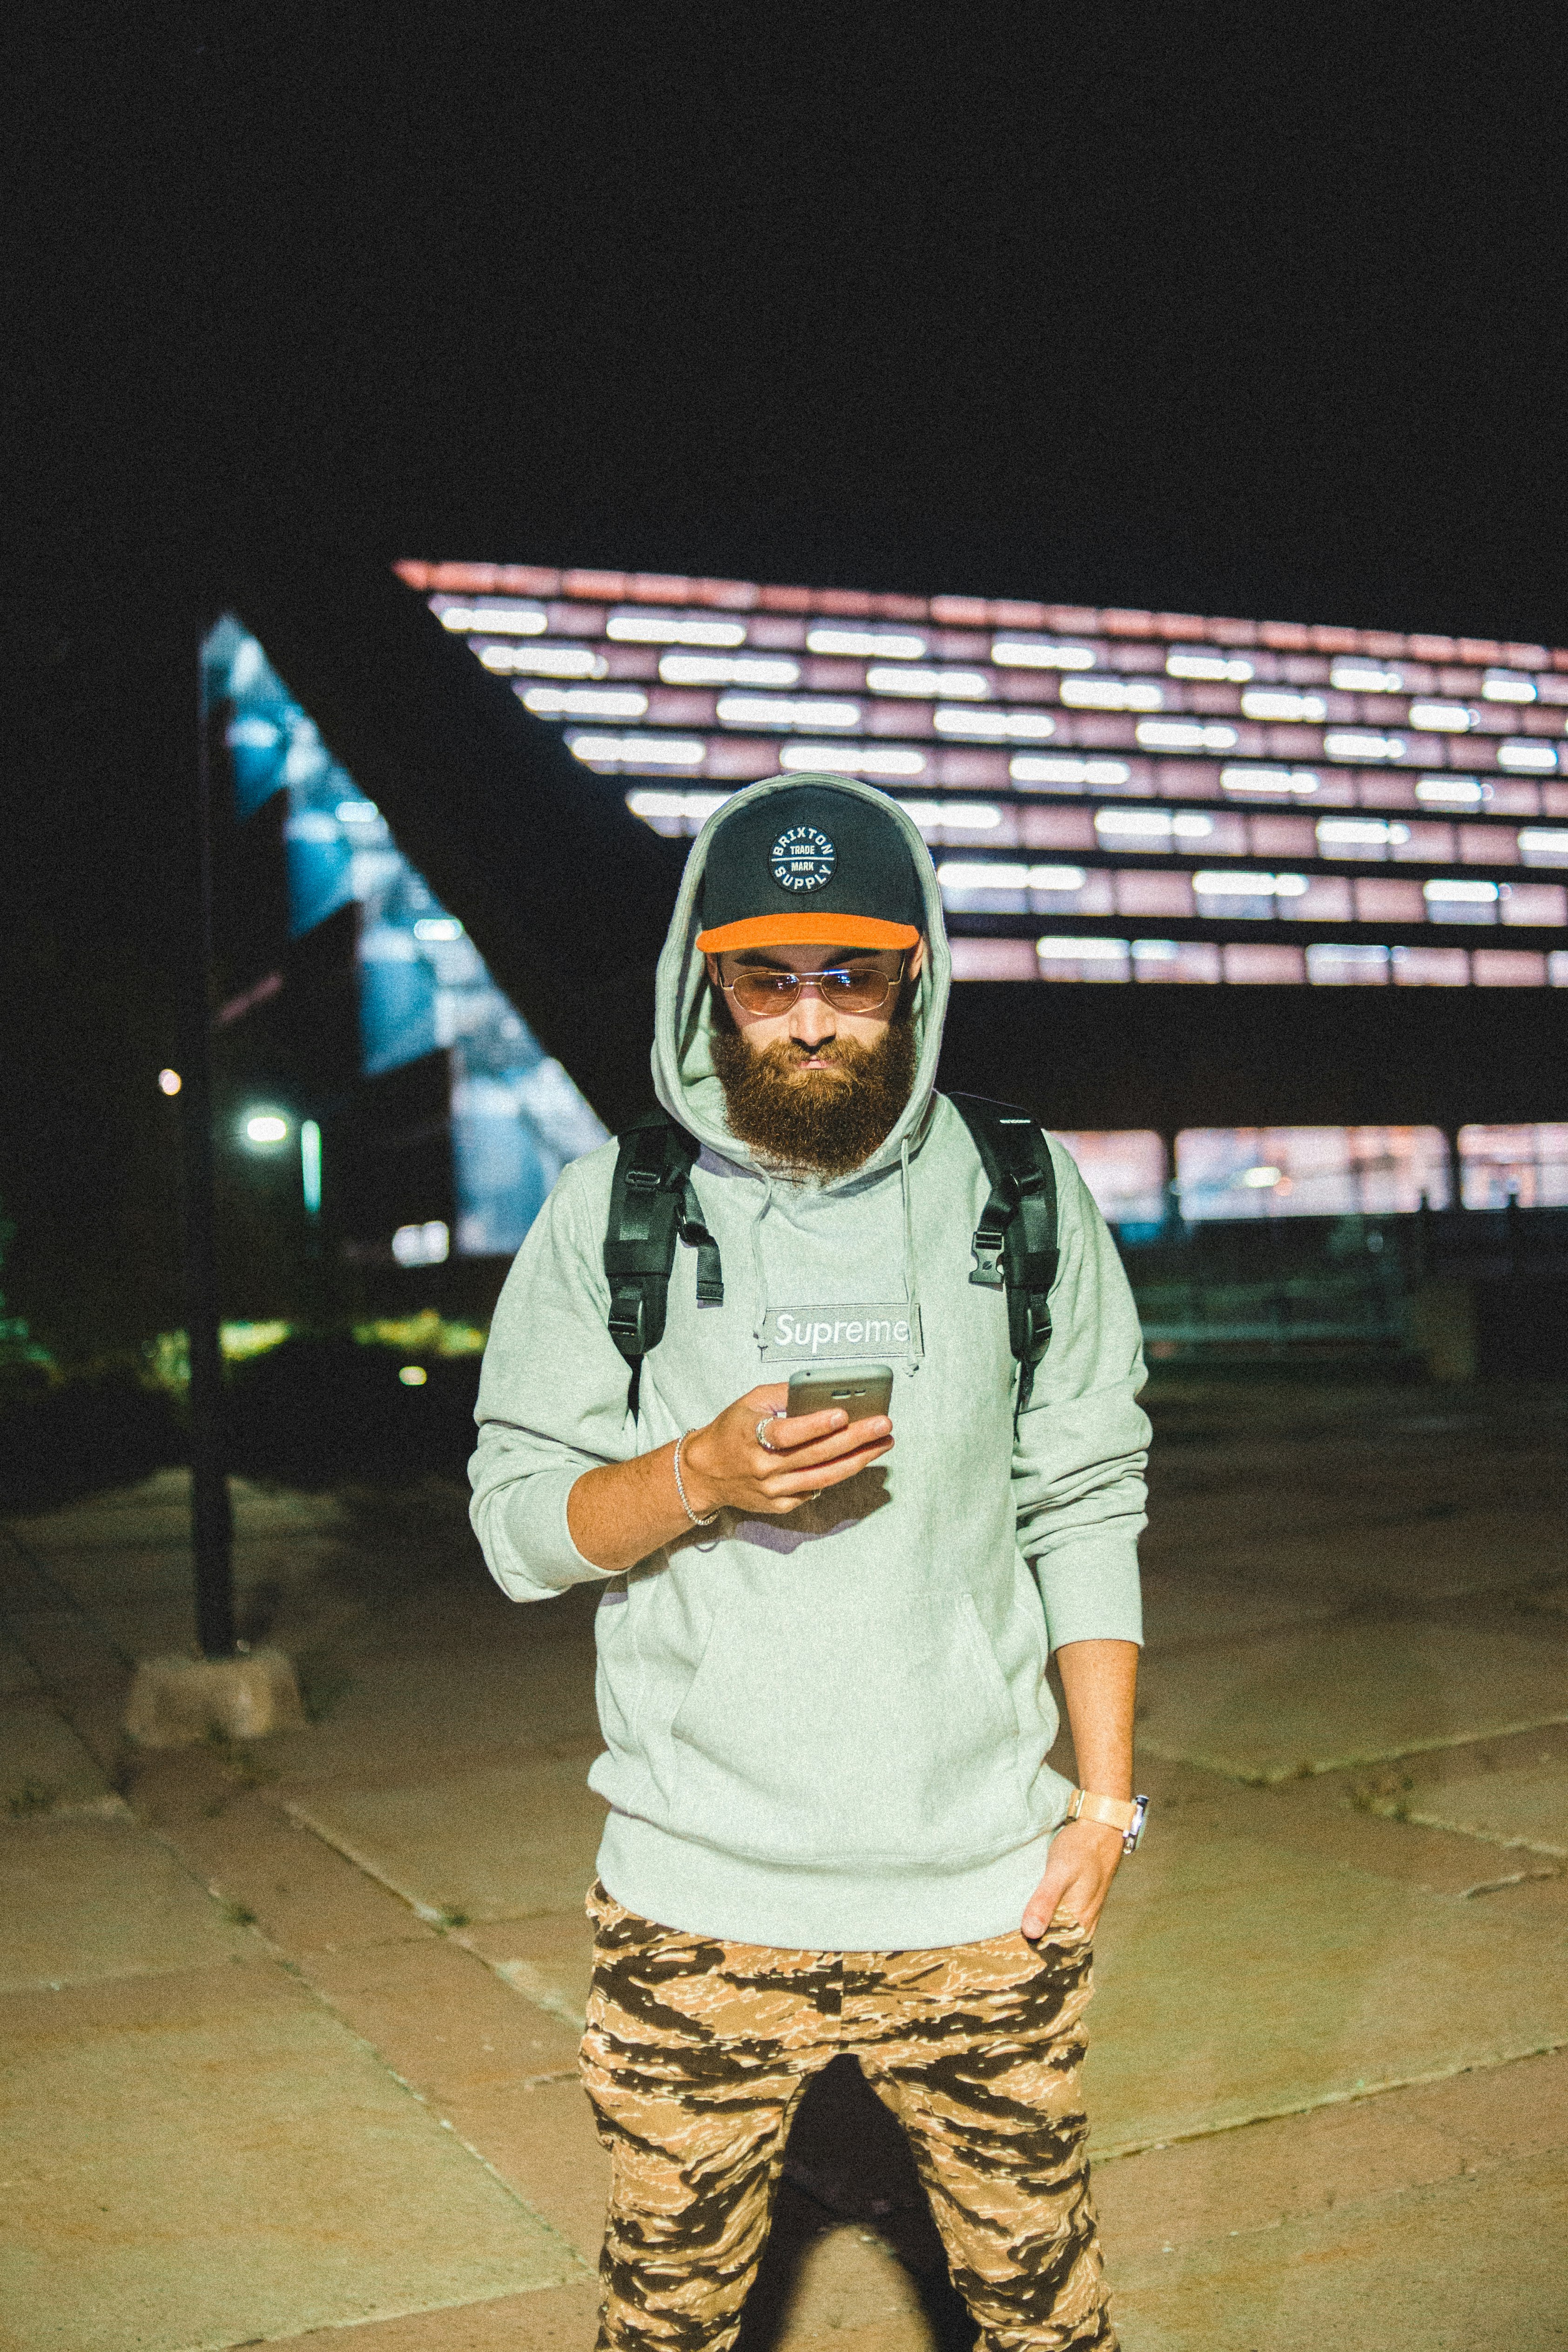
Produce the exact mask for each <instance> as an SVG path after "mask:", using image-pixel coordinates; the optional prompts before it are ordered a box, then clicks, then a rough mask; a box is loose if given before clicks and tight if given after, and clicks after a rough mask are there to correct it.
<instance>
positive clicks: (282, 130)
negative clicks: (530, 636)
mask: <svg viewBox="0 0 1568 2352" xmlns="http://www.w3.org/2000/svg"><path fill="white" fill-rule="evenodd" d="M13 13H14V19H15V21H14V22H13V23H12V25H11V27H10V30H9V33H8V35H7V38H8V40H9V43H10V47H9V51H8V54H7V56H6V58H5V87H6V89H7V96H8V107H9V113H10V118H11V119H10V122H9V124H8V129H7V138H6V142H5V154H6V161H7V167H8V184H7V192H6V204H5V217H6V222H7V240H6V241H7V246H8V249H9V262H10V271H9V278H10V282H9V289H8V299H7V302H6V321H7V345H8V348H7V358H6V371H5V377H4V383H5V396H4V406H3V408H0V448H3V449H4V451H5V464H6V472H7V479H6V482H5V489H4V496H3V499H0V511H3V513H4V517H5V533H6V545H7V560H6V562H5V566H4V569H3V572H0V578H3V579H4V583H5V604H4V610H3V611H0V624H3V626H4V635H5V659H4V663H3V666H0V701H3V703H4V706H5V707H4V710H3V711H0V746H3V757H4V760H5V808H4V812H3V814H4V818H5V834H4V844H3V845H4V856H0V1066H3V1068H4V1073H5V1077H4V1083H5V1111H6V1117H5V1119H4V1120H0V1213H5V1212H9V1213H11V1214H12V1215H13V1216H14V1218H15V1220H16V1223H17V1225H18V1227H19V1234H18V1238H17V1241H16V1245H15V1247H14V1249H13V1250H12V1252H11V1264H10V1265H7V1267H6V1269H5V1275H4V1276H3V1280H4V1284H5V1287H6V1288H7V1289H8V1290H9V1291H10V1292H11V1295H12V1297H13V1299H14V1301H15V1300H17V1299H19V1300H20V1301H21V1302H22V1304H23V1305H24V1307H26V1310H27V1311H29V1312H31V1313H33V1314H34V1315H35V1316H38V1315H42V1314H47V1313H51V1312H53V1313H55V1326H56V1328H63V1327H61V1325H60V1317H59V1313H58V1312H56V1309H57V1307H58V1302H59V1301H60V1300H61V1299H62V1298H64V1297H66V1296H67V1293H68V1292H70V1294H71V1296H72V1297H74V1298H75V1299H76V1302H77V1304H76V1306H75V1307H73V1308H72V1313H73V1315H74V1316H75V1325H74V1328H75V1330H76V1332H77V1333H78V1339H79V1340H80V1344H83V1345H85V1344H86V1339H81V1336H80V1335H84V1334H85V1335H88V1336H89V1337H90V1335H91V1334H92V1333H94V1332H97V1331H100V1330H103V1329H107V1328H110V1325H111V1324H113V1325H116V1328H119V1327H123V1328H125V1329H126V1330H127V1331H131V1332H134V1331H135V1330H136V1329H139V1328H140V1329H145V1328H156V1327H157V1325H158V1324H159V1323H160V1322H162V1323H167V1322H169V1321H171V1320H173V1319H176V1318H177V1316H178V1311H179V1310H178V1305H177V1295H176V1294H174V1293H173V1292H172V1290H171V1288H170V1285H171V1282H172V1266H173V1264H174V1253H173V1249H172V1229H171V1227H170V1225H169V1222H168V1220H169V1142H168V1139H167V1137H164V1136H162V1134H161V1132H160V1131H158V1130H156V1129H155V1127H154V1125H153V1123H152V1122H153V1118H154V1112H153V1111H152V1110H150V1108H149V1105H150V1104H151V1103H152V1094H151V1091H150V1089H151V1076H150V1074H151V1073H152V1071H154V1070H155V1069H156V1067H157V1066H158V1062H159V1061H160V1060H161V1059H162V1058H165V1057H166V1056H167V1055H169V1054H170V1053H171V1052H172V1050H173V1043H172V1039H173V1032H172V1002H173V990H174V982H175V976H176V973H177V969H178V955H177V950H178V943H179V940H180V938H181V935H182V927H183V924H184V920H185V918H184V910H183V905H182V902H181V898H180V895H179V887H178V885H179V881H180V876H181V872H182V868H181V866H180V846H181V845H180V839H179V835H178V833H177V830H176V829H175V827H174V825H173V821H172V811H174V810H175V809H176V808H177V806H178V805H179V793H180V790H181V789H182V787H183V781H184V779H183V771H182V768H181V763H180V752H179V751H178V750H177V749H175V748H172V747H183V745H184V743H185V742H187V741H188V740H189V712H190V696H191V690H192V686H191V646H192V643H193V636H194V626H193V615H194V614H195V613H196V612H197V611H198V610H199V608H200V607H201V605H202V604H203V603H204V601H208V602H210V600H213V599H217V598H221V597H223V596H224V595H225V593H227V590H228V583H230V582H231V581H232V579H233V577H234V576H235V571H236V569H238V570H243V569H244V567H245V566H246V564H249V563H251V562H254V560H255V558H256V551H257V550H258V549H260V550H263V551H265V550H266V549H267V547H269V546H277V545H280V544H282V545H295V546H298V547H303V548H305V549H306V550H307V551H310V550H314V549H322V550H325V551H327V552H328V553H329V555H330V556H331V558H332V561H333V562H334V564H337V563H339V562H340V561H341V559H342V557H343V555H344V554H345V552H347V553H349V554H351V555H358V556H360V557H361V558H362V560H363V561H364V562H366V563H367V564H380V563H382V562H386V561H389V560H391V559H392V557H394V556H396V555H399V554H421V555H431V556H437V557H440V556H469V557H489V558H496V559H499V560H512V561H529V560H532V561H538V562H557V561H559V562H579V563H589V564H595V565H606V566H616V567H619V566H622V565H624V566H627V567H630V568H634V569H638V570H658V571H664V570H671V571H681V572H699V573H700V572H719V573H731V574H738V575H740V576H743V577H751V578H758V579H763V580H768V579H773V580H784V581H790V580H793V581H800V582H806V583H820V584H841V585H847V586H857V587H880V588H889V589H902V590H904V591H906V592H912V593H929V592H932V591H941V590H946V591H952V592H958V593H966V592H967V593H991V594H1002V595H1007V594H1012V595H1022V596H1039V597H1043V598H1046V599H1048V600H1053V601H1055V600H1060V601H1064V602H1074V603H1076V602H1084V603H1113V604H1134V605H1154V606H1155V607H1156V608H1166V609H1176V610H1185V611H1196V612H1204V611H1207V612H1218V613H1233V614H1242V615H1247V616H1252V617H1281V618H1299V619H1304V620H1322V621H1333V622H1345V623H1353V624H1360V625H1371V626H1384V627H1415V628H1425V629H1437V630H1448V631H1451V632H1454V633H1457V634H1458V633H1464V634H1478V635H1499V636H1503V637H1524V638H1530V639H1535V638H1543V639H1545V640H1546V641H1547V642H1549V643H1556V644H1558V645H1563V644H1568V565H1565V561H1564V557H1565V551H1568V488H1565V483H1568V478H1565V472H1564V464H1563V387H1564V384H1565V383H1568V335H1565V333H1564V302H1565V299H1568V298H1565V290H1564V289H1565V272H1564V267H1563V262H1564V255H1563V197H1562V188H1563V128H1562V125H1563V117H1564V97H1565V91H1564V87H1563V71H1562V55H1563V14H1562V9H1561V5H1560V0H1552V5H1534V0H1509V5H1508V6H1507V7H1500V6H1498V5H1496V0H1488V5H1474V6H1470V7H1468V8H1458V9H1456V8H1453V7H1449V8H1446V9H1445V8H1443V7H1440V6H1434V5H1431V4H1430V0H1424V5H1420V6H1415V5H1396V0H1388V5H1378V6H1368V5H1365V0H1360V5H1356V6H1354V7H1351V6H1345V5H1333V0H1322V5H1312V6H1310V7H1305V8H1291V9H1287V8H1285V7H1281V6H1269V5H1262V6H1260V5H1252V6H1249V7H1248V6H1242V5H1204V0H1195V5H1182V6H1171V5H1163V6H1148V7H1141V8H1140V7H1132V6H1122V7H1104V8H1096V7H1092V6H1080V7H1078V8H1075V9H1068V8H1064V7H1061V6H1048V5H1040V0H1028V4H1027V5H1020V0H998V5H990V6H988V7H975V6H968V7H958V6H949V7H946V8H941V9H938V8H932V7H921V6H918V5H912V0H904V5H899V6H897V7H891V6H880V5H845V0H839V5H836V6H829V5H821V6H796V5H780V4H779V0H773V5H737V0H728V5H724V6H719V5H686V6H682V5H670V6H658V5H653V6H648V5H644V6H642V7H634V6H632V5H629V0H620V5H604V0H556V4H555V5H552V6H550V7H538V6H528V5H511V6H497V5H495V0H488V5H485V6H483V7H480V6H476V5H466V0H440V5H436V0H432V5H425V6H422V7H414V6H411V5H406V4H405V0H378V4H377V5H374V6H368V5H362V6H356V5H347V0H345V5H331V6H322V5H319V0H309V5H271V4H270V0H207V5H204V6H194V5H185V6H178V5H159V4H158V0H148V5H140V6H137V7H135V8H127V7H124V6H118V7H110V6H108V5H103V0H97V5H89V0H83V5H78V6H77V7H75V8H73V9H71V10H69V11H67V10H64V9H54V10H50V9H42V10H34V11H17V12H13ZM307 560H308V561H309V560H310V559H309V558H308V559H307ZM345 600H346V601H351V597H350V593H349V592H347V591H346V592H345ZM368 661H369V667H370V668H371V669H372V670H373V667H374V653H373V648H372V649H371V655H370V656H369V657H368ZM159 1115H161V1114H159ZM160 1188H162V1190H161V1189H160ZM150 1221H151V1222H150ZM160 1221H162V1222H160ZM154 1228H156V1234H157V1238H156V1240H155V1242H150V1241H149V1239H148V1236H149V1234H152V1233H153V1232H154ZM149 1269H151V1271H149ZM73 1286H74V1288H73ZM50 1302H53V1305H52V1306H51V1304H50ZM117 1318H118V1320H117ZM73 1344H76V1343H75V1342H73Z"/></svg>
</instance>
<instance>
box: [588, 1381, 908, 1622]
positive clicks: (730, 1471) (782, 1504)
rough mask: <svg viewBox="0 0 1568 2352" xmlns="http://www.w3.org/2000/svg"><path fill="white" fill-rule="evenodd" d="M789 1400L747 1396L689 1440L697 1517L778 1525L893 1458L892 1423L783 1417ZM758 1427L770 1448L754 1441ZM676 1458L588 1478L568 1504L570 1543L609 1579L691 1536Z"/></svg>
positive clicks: (827, 1415)
mask: <svg viewBox="0 0 1568 2352" xmlns="http://www.w3.org/2000/svg"><path fill="white" fill-rule="evenodd" d="M788 1402H789V1389H788V1388H787V1387H786V1386H785V1384H784V1383H783V1381H776V1382H774V1383H772V1384H771V1385H769V1386H768V1387H766V1388H758V1389H748V1390H747V1392H746V1394H745V1395H744V1396H743V1397H737V1399H736V1401H735V1402H734V1403H733V1404H732V1405H727V1406H726V1408H725V1410H724V1412H721V1413H719V1414H718V1415H717V1416H716V1419H714V1420H713V1421H710V1422H708V1423H707V1424H706V1427H704V1428H702V1429H694V1430H693V1431H692V1433H691V1434H690V1436H689V1437H687V1439H686V1440H685V1444H683V1446H682V1448H681V1478H682V1481H683V1483H684V1485H685V1490H686V1500H687V1502H689V1503H690V1505H691V1507H692V1509H693V1510H694V1511H695V1513H696V1515H697V1517H699V1518H706V1517H707V1516H708V1514H709V1512H710V1511H718V1510H732V1511H739V1512H741V1513H743V1514H744V1515H745V1516H746V1517H751V1518H782V1517H785V1516H787V1514H788V1513H789V1512H790V1511H793V1510H795V1509H797V1508H798V1507H799V1506H800V1504H801V1503H803V1502H806V1501H808V1500H809V1499H810V1497H811V1496H814V1495H820V1494H821V1493H822V1492H823V1490H824V1489H825V1488H826V1487H829V1486H842V1485H843V1484H844V1482H845V1480H846V1479H849V1478H853V1477H854V1476H855V1475H857V1473H859V1472H860V1471H862V1470H864V1469H866V1468H867V1467H868V1466H869V1465H870V1464H872V1463H873V1462H879V1461H880V1460H881V1459H882V1457H883V1454H886V1453H888V1452H890V1451H891V1449H892V1445H893V1423H892V1422H891V1421H889V1420H888V1419H887V1417H886V1415H885V1414H882V1413H879V1414H875V1415H873V1417H872V1418H870V1419H869V1420H866V1421H855V1422H852V1421H851V1420H850V1419H849V1416H848V1415H847V1414H846V1413H844V1412H841V1411H839V1409H838V1408H837V1407H836V1406H835V1407H834V1408H833V1409H832V1410H831V1411H830V1412H803V1413H797V1414H795V1415H794V1416H793V1417H790V1416H788V1415H786V1414H785V1412H784V1407H785V1405H786V1404H787V1403H788ZM759 1422H761V1423H766V1427H765V1428H764V1430H763V1435H764V1436H765V1437H766V1438H767V1440H768V1444H767V1445H764V1444H762V1443H761V1441H760V1439H759V1438H758V1423H759ZM674 1452H675V1449H674V1446H673V1445H661V1446H658V1447H656V1448H655V1449H654V1451H653V1453H652V1454H633V1456H632V1460H631V1461H630V1462H612V1463H607V1464H606V1465H604V1467H603V1468H602V1469H601V1470H585V1471H584V1472H583V1474H582V1475H581V1477H580V1478H579V1479H578V1480H577V1482H576V1484H575V1485H574V1486H573V1487H572V1489H571V1492H570V1495H569V1496H568V1497H567V1506H566V1518H567V1526H568V1528H570V1533H571V1539H572V1542H573V1543H574V1544H575V1545H576V1546H577V1549H578V1550H579V1551H580V1553H581V1554H582V1557H583V1558H584V1559H587V1560H591V1561H592V1563H593V1565H594V1566H595V1567H596V1568H598V1569H601V1570H603V1571H604V1573H605V1574H606V1575H607V1576H617V1575H619V1574H620V1573H621V1571H622V1570H623V1569H628V1568H634V1567H635V1566H636V1564H637V1562H638V1561H639V1560H640V1559H647V1558H648V1556H649V1555H650V1553H652V1552H656V1551H659V1550H661V1549H663V1547H664V1545H665V1544H667V1543H670V1542H673V1540H674V1538H675V1537H676V1536H680V1535H685V1534H687V1533H688V1532H689V1531H690V1528H691V1520H690V1518H689V1517H688V1516H687V1514H686V1511H685V1507H684V1506H683V1504H682V1502H681V1498H680V1495H679V1493H678V1491H677V1489H676V1486H675V1472H674Z"/></svg>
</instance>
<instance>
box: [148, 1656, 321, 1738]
mask: <svg viewBox="0 0 1568 2352" xmlns="http://www.w3.org/2000/svg"><path fill="white" fill-rule="evenodd" d="M304 1720H305V1710H304V1708H303V1707H302V1706H300V1704H299V1684H298V1680H297V1678H296V1676H295V1672H294V1662H293V1660H292V1659H291V1658H289V1657H288V1656H287V1655H286V1654H285V1653H284V1652H283V1651H282V1650H271V1649H261V1650H251V1651H249V1652H247V1653H246V1654H245V1655H243V1656H241V1657H236V1658H182V1657H173V1658H143V1660H142V1661H141V1664H140V1665H139V1666H138V1667H137V1669H136V1679H135V1680H134V1682H133V1683H132V1684H131V1696H130V1697H129V1699H128V1700H127V1701H126V1706H125V1728H126V1730H127V1731H128V1732H129V1733H130V1735H131V1738H132V1739H135V1740H138V1741H140V1743H141V1746H142V1747H143V1748H188V1747H190V1746H191V1744H192V1743H193V1741H194V1740H198V1739H205V1738H207V1737H208V1736H209V1734H211V1733H213V1732H217V1733H220V1734H222V1735H223V1737H224V1738H228V1739H260V1738H263V1737H264V1735H265V1734H266V1733H267V1732H269V1731H286V1730H289V1729H291V1728H292V1727H294V1726H295V1725H297V1724H301V1723H303V1722H304Z"/></svg>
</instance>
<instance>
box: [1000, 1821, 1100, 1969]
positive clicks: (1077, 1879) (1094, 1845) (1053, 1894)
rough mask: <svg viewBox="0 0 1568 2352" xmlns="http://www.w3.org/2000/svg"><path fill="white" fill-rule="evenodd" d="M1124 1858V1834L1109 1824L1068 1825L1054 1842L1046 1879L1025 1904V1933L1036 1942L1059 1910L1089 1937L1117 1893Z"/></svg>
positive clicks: (1054, 1838) (1084, 1823) (1043, 1879)
mask: <svg viewBox="0 0 1568 2352" xmlns="http://www.w3.org/2000/svg"><path fill="white" fill-rule="evenodd" d="M1121 1859H1122V1832H1121V1831H1120V1830H1113V1829H1111V1828H1108V1827H1107V1825H1106V1824H1105V1822H1066V1823H1065V1824H1064V1825H1063V1827H1062V1828H1061V1829H1059V1830H1058V1831H1057V1832H1056V1835H1055V1836H1054V1837H1053V1838H1052V1839H1051V1857H1050V1860H1049V1861H1048V1862H1047V1864H1046V1865H1045V1876H1044V1877H1043V1878H1042V1879H1041V1880H1040V1885H1038V1886H1037V1887H1036V1888H1035V1890H1034V1893H1033V1894H1032V1895H1030V1898H1029V1901H1028V1903H1027V1904H1026V1905H1025V1906H1024V1915H1023V1932H1024V1934H1025V1935H1026V1936H1027V1937H1028V1938H1029V1940H1030V1943H1033V1942H1034V1940H1035V1938H1036V1937H1039V1936H1043V1935H1044V1933H1045V1931H1046V1929H1047V1928H1048V1927H1050V1925H1051V1921H1052V1920H1053V1919H1054V1918H1055V1917H1056V1916H1057V1914H1058V1912H1059V1911H1066V1912H1068V1913H1070V1914H1071V1916H1072V1917H1073V1918H1074V1919H1076V1920H1077V1922H1078V1924H1079V1926H1080V1927H1082V1929H1083V1930H1084V1932H1085V1934H1087V1935H1092V1934H1093V1932H1094V1923H1095V1921H1096V1920H1097V1919H1098V1918H1099V1916H1100V1912H1101V1908H1102V1906H1103V1903H1104V1900H1105V1897H1106V1895H1108V1894H1109V1893H1110V1891H1111V1881H1112V1880H1113V1878H1114V1877H1115V1875H1116V1865H1117V1864H1118V1863H1119V1862H1120V1861H1121Z"/></svg>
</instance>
